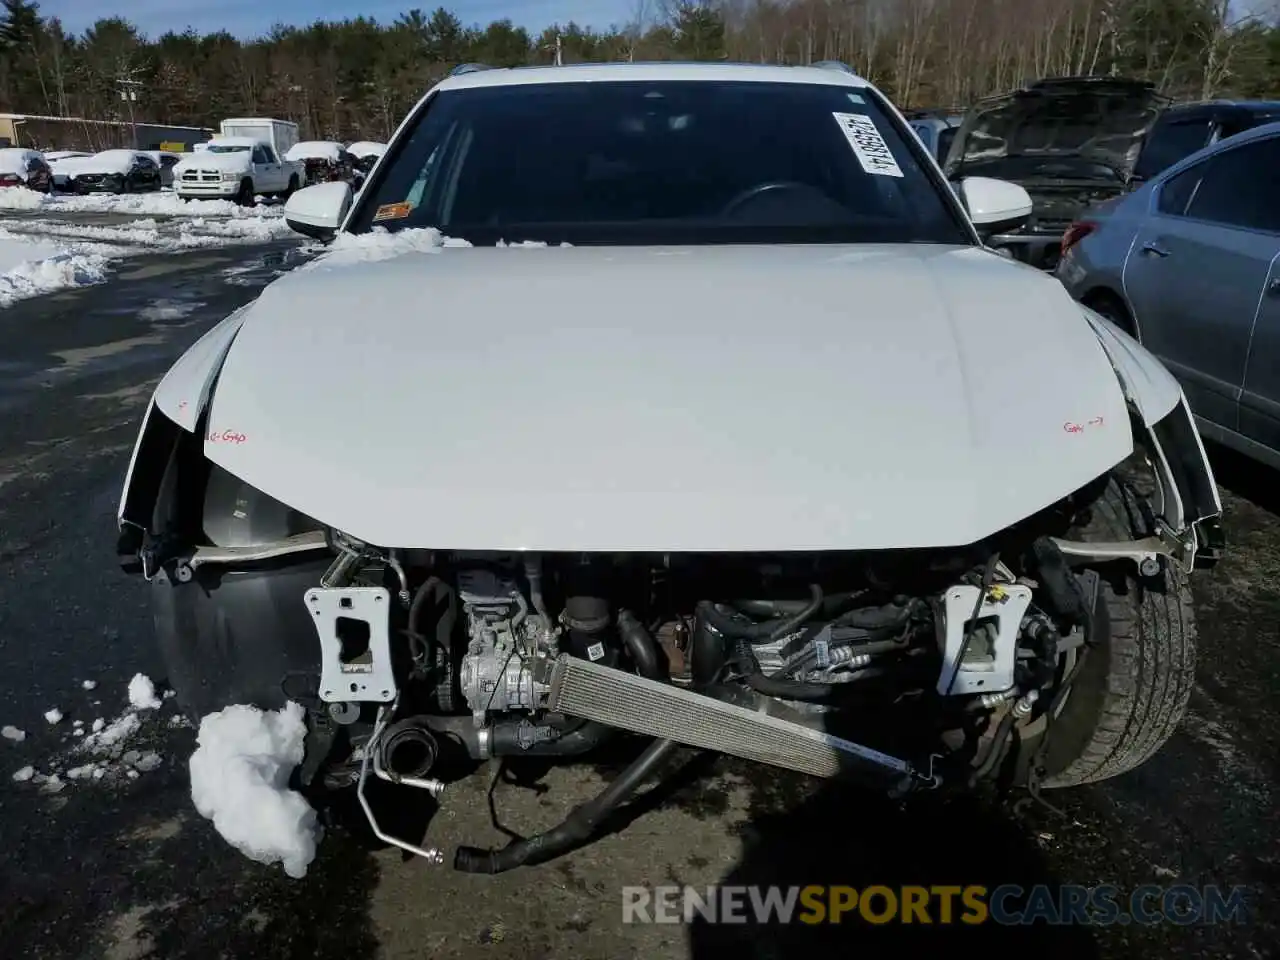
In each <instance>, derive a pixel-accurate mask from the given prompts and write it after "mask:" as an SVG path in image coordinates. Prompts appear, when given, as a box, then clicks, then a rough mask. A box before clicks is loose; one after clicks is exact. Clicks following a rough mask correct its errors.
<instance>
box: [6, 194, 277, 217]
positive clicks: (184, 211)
mask: <svg viewBox="0 0 1280 960" xmlns="http://www.w3.org/2000/svg"><path fill="white" fill-rule="evenodd" d="M40 209H43V210H46V211H48V212H49V213H125V214H133V215H135V216H151V217H232V218H235V219H242V218H245V217H283V216H284V205H283V204H276V205H273V206H264V205H259V206H253V207H242V206H240V205H239V204H236V203H232V202H231V201H230V200H191V201H186V200H183V199H182V198H181V197H179V196H178V195H177V194H176V193H173V192H171V191H169V190H161V191H158V192H156V193H128V194H117V193H93V194H88V195H86V196H83V197H80V196H74V195H60V194H52V195H47V194H43V193H36V192H35V191H34V190H27V189H24V188H10V189H0V210H40Z"/></svg>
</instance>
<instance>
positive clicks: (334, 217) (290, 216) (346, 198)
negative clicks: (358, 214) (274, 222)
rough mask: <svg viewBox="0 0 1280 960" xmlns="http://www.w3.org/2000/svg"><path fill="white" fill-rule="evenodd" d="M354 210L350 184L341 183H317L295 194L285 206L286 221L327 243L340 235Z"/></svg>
mask: <svg viewBox="0 0 1280 960" xmlns="http://www.w3.org/2000/svg"><path fill="white" fill-rule="evenodd" d="M350 209H351V185H350V184H348V183H346V182H345V181H342V180H334V181H332V182H329V183H317V184H315V185H314V186H311V187H303V188H302V189H301V190H299V191H297V192H296V193H294V195H293V196H291V197H290V198H289V199H288V201H287V202H286V203H285V205H284V222H285V223H287V224H288V225H289V227H290V228H291V229H293V230H296V231H297V232H298V233H301V234H303V235H305V236H308V237H313V238H314V239H316V240H328V239H330V238H331V237H332V236H333V235H334V234H335V233H337V232H338V227H340V226H342V220H343V218H344V217H346V215H347V211H348V210H350Z"/></svg>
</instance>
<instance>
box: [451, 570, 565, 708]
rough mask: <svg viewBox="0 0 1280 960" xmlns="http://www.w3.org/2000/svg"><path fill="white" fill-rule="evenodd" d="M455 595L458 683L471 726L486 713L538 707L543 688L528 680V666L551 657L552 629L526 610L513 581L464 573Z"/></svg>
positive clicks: (530, 672) (544, 692)
mask: <svg viewBox="0 0 1280 960" xmlns="http://www.w3.org/2000/svg"><path fill="white" fill-rule="evenodd" d="M458 595H459V598H460V599H461V601H462V610H463V613H464V614H465V615H466V618H467V634H468V637H469V641H468V644H467V652H466V653H465V654H464V655H463V657H462V662H461V665H460V669H459V675H458V680H459V684H460V686H461V688H462V694H463V696H464V697H466V699H467V705H468V706H469V707H470V708H471V714H472V718H473V720H474V722H475V725H476V726H477V727H482V726H484V725H485V724H486V722H487V717H488V715H489V714H490V713H503V712H506V711H509V710H525V711H534V710H537V709H539V708H541V706H542V705H543V703H544V702H545V701H546V698H547V693H548V687H547V686H546V685H545V684H542V683H539V682H537V681H536V680H534V677H533V667H534V664H535V662H536V661H537V660H538V659H540V658H544V657H547V656H554V655H555V650H554V644H553V639H554V632H553V631H552V625H551V624H549V623H547V622H546V620H545V619H544V618H543V617H542V616H541V615H540V614H538V613H536V612H534V611H532V610H531V609H530V607H529V601H528V600H527V599H525V596H524V593H523V591H522V590H521V589H520V584H519V583H518V582H517V581H516V579H515V578H514V577H508V576H504V575H503V574H501V573H494V572H492V571H489V570H480V569H476V570H465V571H462V572H460V573H459V574H458Z"/></svg>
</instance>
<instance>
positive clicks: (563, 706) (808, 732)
mask: <svg viewBox="0 0 1280 960" xmlns="http://www.w3.org/2000/svg"><path fill="white" fill-rule="evenodd" d="M550 687H551V692H550V699H549V701H548V707H549V708H550V709H551V710H554V711H557V712H560V713H566V714H570V715H572V716H577V717H584V718H586V719H588V720H594V721H596V722H598V723H604V724H608V725H609V726H613V727H618V728H619V729H622V730H630V731H631V732H633V733H641V734H647V735H648V736H651V737H658V738H660V739H663V740H674V741H676V742H677V743H684V744H688V745H690V746H694V747H702V748H704V749H707V750H716V751H719V752H720V753H727V754H730V755H732V756H735V757H742V758H743V759H745V760H755V761H757V762H759V763H767V764H770V765H772V766H775V767H783V768H785V769H788V770H798V771H799V772H801V773H808V774H811V775H813V776H816V777H836V776H847V775H859V774H863V775H865V774H867V773H869V772H872V771H875V772H877V773H878V774H880V775H881V776H882V777H884V776H887V777H888V778H889V779H890V780H894V781H898V782H899V783H898V785H899V786H906V785H908V784H909V783H910V782H912V781H922V782H923V783H925V784H928V783H930V782H931V781H932V780H933V777H932V775H931V774H926V775H923V776H921V774H920V773H918V772H917V771H916V770H915V769H914V768H913V767H912V765H911V764H909V763H907V762H906V761H905V760H900V759H898V758H897V757H891V756H889V755H888V754H885V753H881V752H880V751H878V750H873V749H871V748H870V747H864V746H862V745H860V744H857V743H853V742H851V741H849V740H844V739H841V738H840V737H836V736H832V735H831V734H829V733H826V732H824V731H822V730H816V729H814V728H813V727H809V726H806V725H805V724H802V723H796V722H794V721H791V720H784V719H781V718H779V717H775V716H771V715H770V714H768V713H764V712H762V711H760V710H753V709H748V708H746V707H741V706H738V705H737V704H734V703H728V702H726V701H724V700H718V699H715V698H713V697H709V696H706V695H703V694H700V693H695V692H694V691H692V690H686V689H684V688H681V687H675V686H671V685H670V684H666V683H659V682H657V681H654V680H648V679H646V678H644V677H641V676H638V675H636V674H632V673H625V672H623V671H621V670H617V669H614V668H612V667H605V666H601V665H599V664H595V663H592V662H590V661H588V660H583V659H581V658H579V657H570V656H567V655H562V656H560V657H559V658H558V659H557V660H556V661H555V663H554V665H553V666H552V667H551V676H550Z"/></svg>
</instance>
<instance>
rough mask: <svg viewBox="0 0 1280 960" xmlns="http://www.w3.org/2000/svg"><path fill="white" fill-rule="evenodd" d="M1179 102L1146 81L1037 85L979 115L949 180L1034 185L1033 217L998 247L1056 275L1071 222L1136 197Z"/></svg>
mask: <svg viewBox="0 0 1280 960" xmlns="http://www.w3.org/2000/svg"><path fill="white" fill-rule="evenodd" d="M1170 102H1171V101H1170V100H1169V98H1168V97H1165V96H1163V95H1162V94H1160V93H1159V92H1158V91H1157V90H1156V87H1155V84H1153V83H1150V82H1148V81H1145V80H1130V79H1127V78H1124V77H1050V78H1046V79H1043V80H1038V81H1036V82H1035V83H1031V84H1028V85H1027V86H1025V87H1023V88H1021V89H1018V90H1015V91H1013V92H1011V93H1007V94H1002V95H999V96H994V97H988V98H986V99H984V100H981V101H979V102H978V103H977V104H975V105H974V106H973V107H971V108H970V110H969V112H968V114H967V115H966V116H965V119H964V122H963V123H962V124H961V125H960V130H959V132H958V133H956V135H955V140H954V142H953V143H952V147H951V151H950V153H949V154H948V155H947V157H946V158H945V165H944V166H945V169H946V172H947V176H948V178H949V179H952V180H960V179H963V178H964V177H971V176H982V177H999V178H1001V179H1003V180H1009V181H1012V182H1014V183H1017V184H1019V185H1021V186H1023V187H1025V188H1026V190H1027V192H1028V193H1030V195H1031V199H1032V201H1033V209H1032V212H1031V216H1030V218H1029V219H1028V220H1027V222H1026V223H1025V224H1023V225H1022V226H1020V227H1017V228H1016V229H1012V230H1006V231H1002V232H1000V233H997V234H996V235H994V236H992V238H991V240H990V243H991V245H992V246H993V247H996V248H999V249H1004V250H1007V251H1009V253H1010V254H1011V255H1012V256H1013V257H1014V258H1015V259H1017V260H1020V261H1022V262H1023V263H1028V264H1031V265H1032V266H1035V267H1040V268H1042V269H1046V270H1048V269H1052V268H1053V267H1054V266H1055V265H1056V264H1057V262H1058V254H1059V250H1060V246H1061V242H1062V235H1063V233H1064V232H1065V231H1066V229H1067V227H1068V226H1069V225H1070V224H1071V222H1072V221H1073V220H1075V219H1077V218H1078V217H1079V216H1080V214H1081V212H1082V211H1084V210H1085V209H1087V208H1089V207H1091V206H1093V205H1094V204H1098V203H1102V202H1104V201H1106V200H1110V199H1111V198H1113V197H1118V196H1120V195H1122V194H1124V193H1126V192H1127V191H1128V189H1129V181H1130V179H1131V177H1132V175H1133V171H1134V165H1135V163H1136V162H1137V159H1138V155H1139V152H1140V151H1141V149H1142V144H1143V139H1144V138H1145V136H1146V135H1147V132H1148V131H1149V130H1150V129H1151V127H1152V126H1153V125H1154V124H1155V123H1156V120H1157V119H1158V118H1159V116H1160V114H1161V111H1162V110H1163V109H1164V108H1165V107H1166V106H1167V105H1168V104H1169V103H1170Z"/></svg>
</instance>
